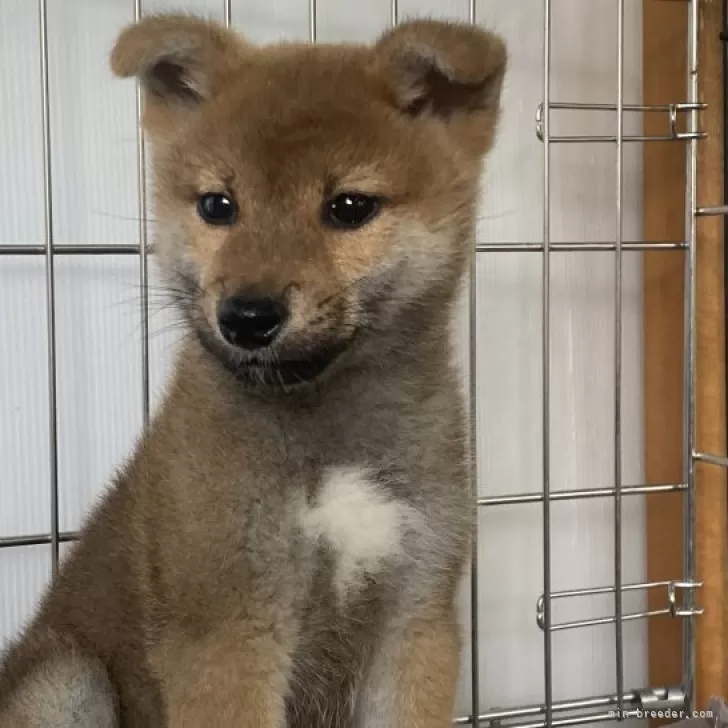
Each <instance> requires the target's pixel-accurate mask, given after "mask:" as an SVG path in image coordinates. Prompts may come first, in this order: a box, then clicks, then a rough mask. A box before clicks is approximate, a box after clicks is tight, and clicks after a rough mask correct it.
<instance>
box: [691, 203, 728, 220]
mask: <svg viewBox="0 0 728 728" xmlns="http://www.w3.org/2000/svg"><path fill="white" fill-rule="evenodd" d="M695 214H696V215H698V216H699V217H710V216H719V215H728V205H718V206H716V207H699V208H698V209H697V210H696V211H695Z"/></svg>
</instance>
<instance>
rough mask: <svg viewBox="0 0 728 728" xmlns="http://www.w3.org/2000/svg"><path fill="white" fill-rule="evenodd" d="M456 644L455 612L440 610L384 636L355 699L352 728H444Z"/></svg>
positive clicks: (455, 668)
mask: <svg viewBox="0 0 728 728" xmlns="http://www.w3.org/2000/svg"><path fill="white" fill-rule="evenodd" d="M460 642H461V640H460V632H459V628H458V625H457V622H456V620H455V616H454V610H453V609H452V608H451V607H443V606H440V605H438V606H437V607H433V608H430V609H429V610H427V611H426V612H425V613H424V614H420V615H418V616H416V617H412V618H411V619H410V620H409V623H408V624H407V626H406V627H405V628H404V629H399V628H398V629H396V630H393V631H390V632H389V633H388V634H386V636H384V638H383V640H382V644H381V646H380V648H379V650H378V651H377V653H376V654H375V656H374V659H373V661H372V664H371V666H370V669H369V670H368V674H367V678H366V681H365V683H364V685H363V689H362V692H361V695H360V697H359V701H358V706H357V718H356V721H355V725H356V726H357V728H392V726H397V728H449V726H450V725H451V724H452V717H453V710H454V703H455V691H456V689H457V681H458V675H459V663H460Z"/></svg>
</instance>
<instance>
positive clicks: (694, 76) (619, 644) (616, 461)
mask: <svg viewBox="0 0 728 728" xmlns="http://www.w3.org/2000/svg"><path fill="white" fill-rule="evenodd" d="M502 1H503V2H505V0H502ZM644 1H645V3H650V2H653V3H655V2H659V0H644ZM6 2H7V3H8V6H7V7H6ZM492 2H493V3H494V4H495V0H492ZM10 4H11V0H0V9H1V10H2V16H3V22H4V18H5V17H6V10H7V11H8V16H9V15H10V11H11V10H12V9H11V8H10ZM49 4H52V0H38V25H37V30H38V38H39V40H38V43H39V46H40V54H39V57H40V104H39V112H40V114H41V128H42V137H41V139H40V140H39V143H40V146H41V149H42V169H43V178H42V179H43V185H42V193H43V194H42V199H43V205H42V218H43V233H44V241H43V242H42V243H32V244H28V243H23V244H13V243H8V244H5V243H3V244H0V256H2V257H4V258H5V259H6V260H10V259H11V258H16V257H17V258H19V257H24V256H40V257H42V259H43V262H44V266H45V305H46V322H47V325H46V338H47V362H46V364H47V366H46V377H47V393H48V409H47V411H48V423H47V427H48V444H49V452H50V457H49V469H48V479H49V486H48V488H47V490H46V492H47V497H48V515H49V519H50V522H49V528H48V530H47V532H45V533H22V534H17V535H11V536H4V535H2V534H0V549H12V548H20V547H31V546H49V547H50V552H51V559H50V563H51V568H52V573H53V574H55V573H56V571H57V569H58V564H59V559H60V558H61V556H62V545H63V544H64V543H65V542H70V541H73V539H74V535H75V534H74V532H73V531H69V530H64V529H63V528H62V519H61V516H60V506H59V502H60V501H59V438H60V435H61V433H60V430H59V427H60V426H59V417H58V409H59V405H58V390H59V376H60V375H59V368H58V361H57V345H58V337H59V333H58V327H57V320H56V317H57V303H56V302H57V291H56V282H57V262H58V260H59V259H64V258H65V257H66V256H131V257H132V258H134V259H135V260H137V261H138V265H137V269H136V273H135V276H136V279H137V284H138V289H139V292H140V295H139V304H138V305H139V310H138V315H139V322H140V326H139V342H140V347H139V352H140V361H139V368H140V371H141V377H140V383H141V392H140V393H139V395H138V396H139V397H140V400H141V401H140V409H141V412H142V418H141V419H142V425H143V426H146V424H147V423H148V421H149V413H150V409H151V407H152V399H153V396H152V386H151V383H150V357H151V354H150V297H151V296H152V295H153V288H150V277H151V273H150V266H149V255H150V254H151V253H152V252H153V249H152V240H151V232H150V229H149V224H150V216H149V190H148V184H147V159H146V147H145V140H144V138H143V135H142V133H141V131H137V136H136V139H135V142H134V144H135V155H136V174H137V207H138V220H137V222H136V225H137V230H136V234H137V240H136V242H133V243H131V242H128V241H127V242H124V243H121V244H120V243H94V244H91V243H83V244H76V243H64V242H59V241H58V240H57V239H56V235H55V229H56V228H55V224H54V220H55V216H56V214H57V207H56V200H55V199H54V186H53V179H54V175H55V173H56V170H55V168H54V167H53V164H52V163H53V159H54V153H53V151H54V150H53V144H54V143H55V142H54V140H53V139H52V124H51V106H52V94H51V92H50V81H49V79H50V75H51V74H52V64H51V62H50V60H49V23H50V21H49ZM680 4H681V5H682V6H683V8H684V12H685V14H686V18H687V25H686V31H687V32H686V36H685V39H684V40H685V51H686V57H685V64H686V69H687V73H686V76H685V79H686V85H685V88H686V95H685V96H684V97H682V98H674V99H672V100H671V101H669V102H665V103H647V102H644V103H640V104H635V103H630V102H629V100H628V99H627V97H626V94H625V84H624V76H625V64H626V62H627V61H626V59H625V32H626V21H625V1H624V0H613V2H612V3H611V6H612V7H613V11H614V13H615V16H616V28H615V32H614V38H613V41H614V47H615V49H616V83H615V85H614V88H613V96H612V98H605V99H603V100H601V101H600V102H599V103H586V102H578V103H577V102H571V101H568V100H566V101H565V100H564V99H562V98H559V97H558V96H557V95H556V94H555V93H554V91H553V86H552V56H553V50H554V45H553V33H554V28H555V25H556V24H557V23H562V22H563V21H564V18H562V17H561V15H560V9H559V2H557V1H556V0H538V2H534V3H532V5H531V7H532V8H533V9H534V11H535V9H536V8H538V12H539V14H540V15H539V18H540V19H539V22H540V23H541V30H542V40H543V44H542V50H541V53H542V55H541V62H540V65H541V69H542V77H541V79H540V84H541V101H540V103H539V104H538V105H537V107H536V108H533V109H529V110H528V111H529V113H532V114H533V117H532V118H533V128H532V133H533V135H534V137H535V138H536V139H537V140H538V142H539V143H540V145H541V149H542V156H541V165H540V170H539V175H540V180H541V184H542V210H543V214H542V218H541V221H540V231H541V240H540V241H536V242H533V241H531V242H522V241H514V242H494V241H491V240H489V241H487V242H486V241H483V240H482V239H481V238H480V237H479V239H478V242H477V244H476V247H475V249H474V256H475V258H476V264H475V265H474V266H473V274H472V276H471V279H470V292H469V305H468V310H469V316H468V327H469V329H468V336H467V339H468V341H469V363H468V367H467V368H468V372H469V377H468V382H469V401H470V407H471V414H472V416H471V422H472V427H471V445H472V448H473V450H474V452H475V453H477V454H478V455H480V454H481V453H480V449H481V445H480V441H479V438H478V431H479V427H480V419H481V416H482V412H480V408H479V397H480V392H481V389H480V388H481V386H482V382H481V381H480V379H479V377H478V376H476V372H478V361H479V359H478V358H479V357H480V356H482V352H481V351H479V348H478V337H479V331H480V329H479V324H480V321H481V317H482V316H483V315H484V314H483V312H482V311H481V309H480V306H479V304H478V301H479V299H478V290H479V286H480V285H482V281H481V279H480V276H479V275H478V270H479V265H480V261H482V260H484V259H488V258H490V257H491V256H498V255H504V254H509V255H512V254H514V253H521V254H527V253H528V254H532V255H533V256H534V257H535V258H537V259H538V265H539V271H538V276H537V278H536V279H535V280H536V282H537V283H538V289H539V294H538V296H539V304H540V324H539V327H540V336H541V344H542V352H541V365H540V372H539V378H540V387H541V394H542V398H541V402H540V416H539V430H540V439H541V444H540V463H539V467H538V470H539V472H540V482H541V487H540V488H538V489H534V490H532V491H530V492H523V493H514V494H507V495H491V494H490V492H489V488H488V483H485V485H484V487H481V488H479V487H477V486H478V485H479V484H481V483H482V481H483V473H482V458H481V457H475V458H474V463H475V465H474V473H473V479H474V493H475V495H474V497H475V498H476V499H477V504H478V506H479V509H480V510H479V512H480V513H481V514H483V513H485V512H489V513H490V512H495V511H497V510H498V509H503V508H509V507H510V508H517V509H523V508H525V507H527V506H528V505H529V504H530V505H531V506H532V507H533V506H536V507H538V508H539V509H540V516H539V519H540V527H541V541H540V547H541V549H540V550H541V564H540V568H541V572H542V580H541V581H542V585H541V591H540V594H535V595H534V599H533V610H534V611H533V618H534V620H535V629H538V630H540V632H541V633H542V640H543V647H542V655H543V660H542V666H541V672H542V674H543V700H542V701H539V702H534V703H533V704H528V705H521V706H516V707H509V708H502V709H501V708H494V707H491V706H489V705H486V704H485V703H484V701H483V699H482V690H481V671H482V662H481V657H482V654H481V651H482V644H481V642H480V639H479V638H480V635H481V633H482V624H481V622H482V619H483V613H482V610H481V608H480V604H479V600H480V597H481V595H482V593H483V589H484V588H486V587H487V586H488V585H487V584H484V583H483V580H482V573H481V569H480V568H479V560H480V558H481V555H482V554H481V550H480V549H479V545H478V542H477V539H476V543H475V546H474V551H473V559H472V566H471V576H470V585H469V599H470V602H471V604H470V609H469V615H470V616H469V619H470V624H469V625H468V632H469V638H470V648H469V664H468V670H467V672H468V675H467V678H466V679H467V682H468V683H469V693H470V695H469V707H468V710H467V712H466V713H465V714H463V715H460V716H458V717H455V719H454V724H456V725H478V726H511V727H513V728H515V727H516V726H517V727H518V728H541V727H542V726H544V727H545V726H565V725H579V724H584V725H591V724H598V723H601V722H605V721H613V720H616V721H624V720H630V719H642V718H644V717H645V713H644V711H646V710H659V709H675V710H682V709H687V710H692V709H694V708H695V707H696V694H695V675H696V644H697V639H696V629H697V618H698V617H699V616H700V615H701V614H702V613H703V606H702V605H701V604H700V599H699V598H698V595H699V589H700V588H701V586H702V582H701V580H700V578H699V568H698V564H697V562H696V478H697V475H696V471H697V466H698V464H700V463H706V464H711V465H718V466H726V465H728V460H727V459H726V457H725V456H724V455H722V454H720V453H721V452H722V450H720V449H718V450H716V451H715V452H702V451H701V450H700V447H699V443H698V440H697V428H698V425H697V410H696V407H697V405H696V402H697V400H698V394H697V392H698V381H697V351H698V301H699V292H698V288H697V283H696V281H697V271H698V238H699V231H698V224H699V223H698V221H699V219H700V218H701V217H716V216H720V215H723V214H725V212H726V208H725V207H724V206H723V205H722V204H719V203H721V200H716V201H715V203H714V205H713V206H707V205H705V206H703V207H701V206H700V205H699V203H698V179H699V174H700V172H699V149H700V144H702V143H704V141H705V140H706V137H707V133H706V132H705V130H704V128H703V127H702V126H701V114H703V112H705V111H706V108H707V105H706V103H705V102H704V100H703V99H701V95H700V86H699V75H698V60H699V46H700V37H699V33H700V32H704V29H703V31H701V23H700V18H701V15H700V13H701V5H702V4H701V2H700V1H699V0H690V1H689V2H684V3H680ZM329 5H330V3H327V6H329ZM400 5H401V3H400V2H398V0H391V1H390V3H389V8H388V16H389V21H390V22H391V23H392V24H396V23H397V22H398V21H399V20H400V18H401V17H403V9H402V7H400ZM708 5H710V3H708ZM129 6H130V7H129V9H128V10H129V19H131V18H132V17H133V18H137V19H138V18H140V17H141V16H142V14H143V13H144V12H145V10H146V8H145V7H144V5H143V3H142V0H133V1H131V2H130V3H129ZM221 6H222V7H221V8H220V9H219V11H220V16H221V17H222V19H223V20H224V22H225V23H226V24H227V25H231V24H235V15H234V10H235V8H234V4H233V2H231V0H224V2H222V3H221ZM322 6H323V3H322V2H321V0H319V2H318V3H317V0H307V6H306V17H307V23H308V38H309V40H310V41H311V42H317V40H318V36H319V33H318V29H319V27H320V23H321V14H322V12H324V10H323V9H322ZM482 8H483V4H482V3H480V2H476V0H467V7H465V6H464V7H463V15H466V16H467V20H468V21H469V22H472V23H478V22H483V21H484V18H482V17H481V15H482ZM11 22H12V21H11ZM676 52H677V51H676ZM680 52H682V51H680ZM141 103H142V98H141V94H140V92H139V89H137V93H136V115H137V119H136V121H137V125H136V128H137V130H138V129H139V124H138V121H139V118H140V114H141ZM713 103H716V102H715V100H714V101H713ZM595 115H607V116H608V118H609V119H612V120H613V122H614V131H613V132H609V133H594V132H593V131H591V129H590V127H591V124H592V121H591V120H592V119H594V118H595ZM647 117H652V118H654V119H655V120H656V121H655V122H654V124H652V126H651V130H649V131H648V130H646V129H641V128H638V127H639V120H641V119H642V118H647ZM563 118H566V119H567V122H568V121H569V120H570V119H574V120H576V119H578V120H579V121H580V123H583V124H584V125H585V126H586V130H585V131H583V132H581V131H580V132H579V133H574V132H573V131H572V132H570V133H568V134H566V133H561V132H558V131H557V130H558V128H559V120H560V119H563ZM635 120H636V121H635ZM657 124H662V125H663V127H664V129H663V130H662V131H656V132H655V131H653V130H654V128H655V126H656V125H657ZM566 126H569V123H567V124H566ZM645 126H646V127H647V126H648V125H647V124H646V125H645ZM656 142H663V143H669V144H677V145H681V146H682V148H683V149H684V153H685V154H684V169H685V184H684V189H683V193H684V232H683V234H682V235H679V236H678V238H679V239H673V240H664V239H663V240H657V241H648V240H647V237H646V236H644V237H643V239H638V240H635V239H631V238H629V237H628V236H627V235H625V232H624V213H625V208H626V206H627V205H628V204H629V201H627V200H625V184H624V180H625V156H626V154H628V153H629V152H628V149H629V148H630V147H634V146H639V147H642V146H643V145H644V146H645V147H647V146H649V145H650V144H653V143H656ZM568 145H572V146H579V148H580V149H581V148H590V147H591V146H593V145H601V146H607V147H608V148H609V149H610V150H613V154H614V156H613V165H614V189H613V197H614V209H613V220H614V231H615V234H614V236H613V239H605V240H601V241H590V242H584V241H574V240H572V241H565V240H562V239H559V238H557V237H556V236H555V235H554V234H553V222H552V203H553V184H552V183H553V177H554V171H553V170H554V168H553V154H554V150H555V149H556V148H558V147H562V146H568ZM129 151H130V150H127V152H129ZM584 153H587V152H584ZM643 252H649V254H650V255H653V256H654V255H657V254H660V253H665V254H673V255H674V254H678V255H681V256H682V258H683V260H684V290H683V292H682V300H684V327H683V334H684V340H683V344H682V347H681V360H682V364H681V366H682V367H683V385H682V392H681V395H680V399H681V401H682V403H683V405H684V410H683V412H682V415H681V416H682V422H683V426H684V437H683V440H682V444H681V446H680V449H681V458H682V463H683V470H682V475H681V477H679V478H678V479H676V480H675V481H674V482H653V481H650V482H647V479H645V482H640V483H634V484H628V483H626V482H625V478H624V477H623V459H622V453H623V450H624V447H625V434H624V427H623V424H624V407H623V403H624V396H625V395H624V389H625V387H624V382H623V362H624V357H625V349H624V346H625V345H624V336H623V305H624V298H625V282H624V281H625V279H624V270H625V269H624V261H625V256H626V255H627V254H637V255H641V254H642V253H643ZM563 253H579V254H586V253H589V254H590V255H594V256H600V258H599V260H600V265H604V266H610V267H611V269H612V276H613V287H612V290H611V297H612V301H613V306H614V319H613V326H612V338H611V344H610V346H611V364H610V371H611V377H612V381H611V386H612V390H613V397H614V399H613V408H612V411H611V422H612V427H611V430H612V439H611V443H610V444H609V446H610V447H611V450H612V453H613V462H612V482H611V483H609V484H606V485H602V484H600V486H599V487H586V486H585V487H578V488H573V487H571V488H568V489H567V488H562V487H560V486H559V484H558V482H557V481H556V479H555V478H554V475H553V466H552V453H553V447H554V446H553V442H552V436H553V426H552V418H553V403H552V389H551V388H552V375H553V370H552V366H553V350H552V338H553V337H552V320H553V309H554V303H553V289H552V264H553V261H554V258H555V257H557V256H559V255H560V254H563ZM0 264H1V263H0ZM721 295H722V292H721ZM134 305H137V304H134ZM605 446H606V445H605ZM10 487H11V488H13V487H15V484H10ZM18 487H19V486H18ZM669 494H673V495H674V494H679V495H680V497H681V498H682V501H683V507H682V509H681V511H680V520H681V522H682V527H683V529H684V536H683V539H684V540H683V543H682V549H683V554H682V555H683V563H682V564H681V565H680V566H679V567H677V568H676V569H675V570H674V571H673V572H672V574H671V578H665V579H649V578H648V579H646V580H641V581H638V582H635V581H630V580H629V579H628V578H626V577H625V572H624V569H623V563H624V561H625V557H626V556H628V554H625V553H624V551H623V543H624V528H625V526H624V509H625V502H626V501H628V500H629V499H631V498H642V497H646V496H652V495H654V496H663V495H664V496H669ZM594 499H596V500H602V501H606V502H608V503H609V504H610V508H611V510H612V514H613V515H612V522H613V533H612V538H613V553H612V556H611V560H612V564H613V566H612V569H611V573H612V578H611V582H610V583H607V584H603V585H598V586H585V587H582V588H571V589H554V579H553V562H554V553H553V527H554V526H553V524H554V517H553V509H554V507H555V506H556V505H557V504H559V503H562V502H572V501H589V500H594ZM648 592H649V593H650V594H651V595H656V596H655V597H653V598H650V599H647V602H646V603H647V604H648V606H642V607H640V608H637V609H631V608H629V607H628V606H626V600H627V598H628V597H629V595H631V594H641V595H643V596H644V595H646V594H647V593H648ZM585 597H606V598H607V599H608V600H609V603H610V604H611V608H610V609H609V610H607V612H608V613H607V614H605V615H600V616H592V617H588V618H584V617H579V618H574V619H568V620H560V619H557V618H556V616H555V614H556V612H557V609H558V605H559V604H562V603H572V602H576V601H578V600H579V599H583V598H585ZM643 601H644V600H643ZM602 603H604V602H602ZM663 617H666V618H668V619H669V618H672V619H674V620H676V621H678V622H679V624H680V629H681V631H682V650H681V656H680V668H681V675H680V678H679V680H678V681H677V682H675V683H671V684H655V685H654V686H652V687H648V688H644V687H643V686H634V685H630V684H629V683H628V678H627V677H626V666H625V647H624V646H625V625H628V624H630V623H632V622H635V621H640V620H646V619H650V620H652V619H653V618H663ZM600 626H601V627H603V626H606V627H608V628H610V629H612V630H613V637H612V638H611V642H612V645H613V647H612V658H611V659H613V661H614V689H613V691H612V692H610V693H608V694H601V695H593V696H587V697H580V698H575V699H568V700H565V699H560V698H556V697H555V690H554V684H553V675H554V644H553V643H554V639H555V637H556V635H557V633H564V632H569V631H572V630H578V629H581V628H593V627H600Z"/></svg>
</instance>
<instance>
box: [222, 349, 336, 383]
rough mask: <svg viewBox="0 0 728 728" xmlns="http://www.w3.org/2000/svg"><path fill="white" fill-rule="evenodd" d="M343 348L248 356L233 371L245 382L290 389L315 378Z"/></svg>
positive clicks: (325, 369)
mask: <svg viewBox="0 0 728 728" xmlns="http://www.w3.org/2000/svg"><path fill="white" fill-rule="evenodd" d="M346 348H347V347H346V346H344V345H338V346H327V347H325V348H322V349H318V350H316V351H315V352H312V353H311V354H309V355H306V356H297V357H291V358H288V357H286V358H281V357H271V358H270V359H268V360H266V361H261V360H260V359H255V358H251V359H249V360H247V361H244V362H242V363H240V364H238V366H237V367H236V371H235V375H236V377H238V379H241V380H243V381H245V382H246V383H247V384H253V385H255V384H258V385H265V386H272V387H276V386H280V387H284V388H286V389H290V388H292V387H296V386H300V385H305V384H310V383H312V382H314V381H315V380H317V379H319V377H321V376H322V375H323V374H324V373H325V372H326V371H327V370H328V369H329V367H330V366H331V365H332V364H333V363H334V361H335V360H336V359H338V358H339V356H340V355H341V354H342V353H343V352H344V350H345V349H346Z"/></svg>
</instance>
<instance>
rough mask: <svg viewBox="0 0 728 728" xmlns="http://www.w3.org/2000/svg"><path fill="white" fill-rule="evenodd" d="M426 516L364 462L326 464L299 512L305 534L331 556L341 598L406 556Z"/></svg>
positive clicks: (338, 595)
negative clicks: (309, 496)
mask: <svg viewBox="0 0 728 728" xmlns="http://www.w3.org/2000/svg"><path fill="white" fill-rule="evenodd" d="M421 520H422V518H421V514H420V513H419V512H418V511H416V510H415V508H413V507H412V506H411V505H409V504H408V503H407V502H405V501H404V500H402V499H399V498H397V497H396V496H394V495H393V494H392V492H391V490H388V489H387V488H386V487H385V486H384V485H383V484H382V483H381V482H380V481H379V480H378V479H377V478H376V475H375V473H374V472H373V471H372V470H371V469H369V468H366V467H360V466H348V467H335V468H329V469H326V470H324V472H323V474H322V477H321V482H320V484H319V487H318V490H317V491H316V492H315V494H314V496H313V498H312V499H310V500H309V501H307V502H306V504H305V505H303V506H302V507H301V509H300V512H299V514H298V521H299V527H300V529H301V533H302V535H303V538H304V539H305V540H306V541H307V542H308V543H309V544H311V545H313V546H315V547H318V548H317V550H318V551H319V552H323V553H324V554H325V555H326V556H327V560H328V562H329V564H330V565H331V572H332V573H331V579H332V583H331V585H332V588H333V591H334V593H335V594H336V597H337V599H338V600H339V602H340V603H342V604H343V603H345V602H346V601H347V599H349V598H350V597H351V596H353V595H355V594H357V593H358V592H359V591H360V590H361V588H362V587H363V586H364V584H365V583H366V582H367V581H368V580H370V579H374V580H377V579H380V578H382V577H383V576H385V575H386V573H387V571H389V570H391V569H393V568H394V567H396V566H398V565H401V564H402V563H403V562H404V561H405V560H406V558H407V541H408V539H409V538H410V537H411V535H412V534H413V533H415V532H416V531H417V530H418V529H419V527H420V525H421Z"/></svg>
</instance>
